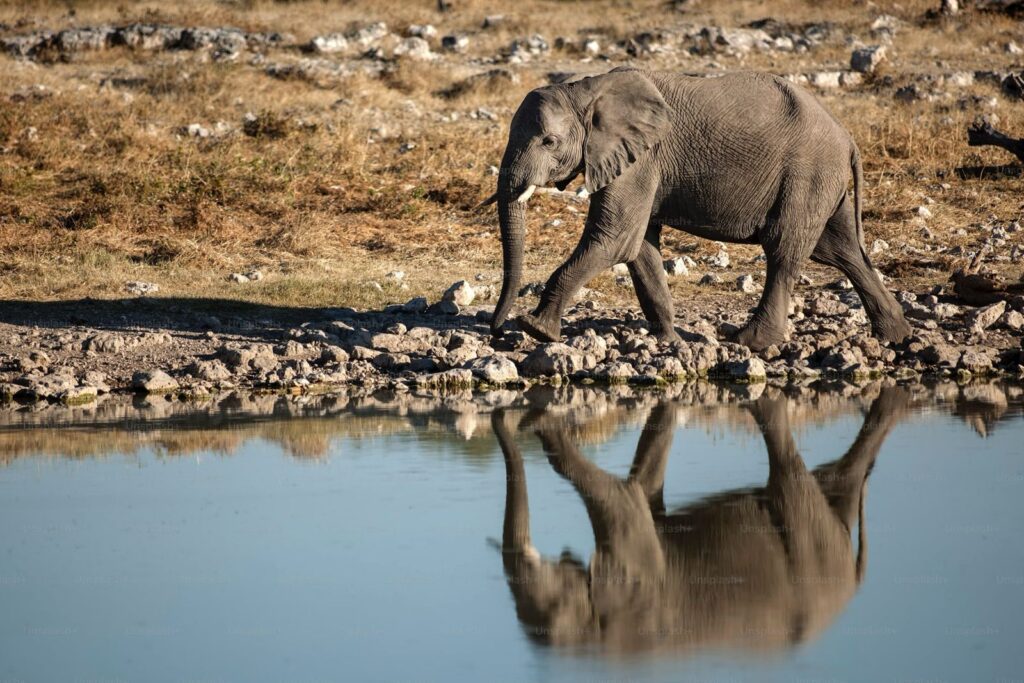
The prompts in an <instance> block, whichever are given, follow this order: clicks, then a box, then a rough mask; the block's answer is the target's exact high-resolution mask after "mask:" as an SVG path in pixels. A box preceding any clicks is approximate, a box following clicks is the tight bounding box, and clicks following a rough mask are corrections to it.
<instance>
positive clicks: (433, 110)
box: [0, 0, 1024, 306]
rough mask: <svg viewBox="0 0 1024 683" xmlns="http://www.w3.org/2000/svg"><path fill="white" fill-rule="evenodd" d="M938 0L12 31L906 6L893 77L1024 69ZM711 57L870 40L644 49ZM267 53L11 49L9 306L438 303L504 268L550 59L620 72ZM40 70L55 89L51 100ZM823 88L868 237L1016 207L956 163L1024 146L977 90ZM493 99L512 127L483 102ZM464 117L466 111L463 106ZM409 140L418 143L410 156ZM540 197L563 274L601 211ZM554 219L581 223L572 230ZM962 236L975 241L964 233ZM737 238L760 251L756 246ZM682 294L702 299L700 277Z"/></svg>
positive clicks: (154, 12)
mask: <svg viewBox="0 0 1024 683" xmlns="http://www.w3.org/2000/svg"><path fill="white" fill-rule="evenodd" d="M936 4H937V3H932V2H924V1H920V0H914V1H912V2H902V3H897V2H889V1H885V2H877V3H874V4H873V5H872V6H870V7H869V6H867V5H865V4H861V3H846V2H837V1H829V2H813V3H812V2H806V1H805V0H781V1H780V2H749V1H744V0H726V1H724V2H716V3H711V2H705V3H703V4H700V5H697V7H696V8H695V9H693V10H691V11H688V12H687V13H685V14H682V13H679V12H677V11H675V10H674V9H673V8H672V7H671V6H670V4H668V3H664V2H662V0H644V1H642V2H641V1H634V2H626V1H624V0H623V1H618V0H593V1H591V2H583V1H577V2H570V1H562V2H559V1H555V0H524V2H521V3H516V4H515V5H514V6H509V7H505V6H499V5H498V4H495V3H487V2H482V1H479V0H459V2H458V5H457V6H458V11H456V12H455V13H452V14H449V15H440V14H438V13H437V12H436V11H435V9H434V8H435V3H434V2H432V1H428V0H422V1H420V2H410V3H399V2H368V1H365V0H359V1H353V2H314V1H295V2H270V1H268V0H251V1H247V0H239V1H236V2H228V1H224V2H216V1H215V0H189V1H188V2H182V3H175V4H174V5H173V6H172V5H171V4H169V3H155V2H136V3H130V2H121V3H110V2H101V1H99V0H92V1H70V2H69V1H63V2H56V1H51V2H28V1H27V0H26V1H25V2H6V3H3V4H2V5H0V23H2V24H6V25H8V26H9V27H14V26H20V28H17V29H14V28H11V29H9V31H8V32H18V31H28V30H31V29H32V28H44V27H45V28H63V27H67V26H70V25H80V26H85V25H93V24H98V23H104V22H111V23H127V22H131V21H145V22H164V23H168V24H177V25H208V26H235V27H239V28H243V29H246V30H264V31H281V32H286V33H290V34H292V35H293V36H294V37H295V42H297V43H301V42H305V41H307V40H309V39H310V38H311V37H312V36H314V35H317V34H321V33H325V32H329V31H333V30H343V29H345V28H346V27H347V26H349V25H351V24H352V23H353V22H365V21H375V20H381V21H385V22H387V23H388V25H389V27H391V28H392V29H393V30H396V31H400V30H401V29H403V28H404V27H405V26H407V25H409V24H412V23H433V24H436V25H438V27H439V29H440V30H441V32H442V33H448V32H459V31H465V32H468V33H471V34H472V39H473V41H474V42H473V47H472V51H471V54H472V56H474V57H475V56H480V55H493V54H495V53H496V52H497V51H498V50H499V49H500V48H501V47H502V46H504V45H507V44H508V43H509V42H510V41H511V40H513V39H514V38H516V37H522V36H524V35H529V34H530V33H535V32H537V33H542V34H544V35H545V36H546V37H547V39H548V41H549V42H551V43H554V38H555V35H556V34H557V35H563V36H568V37H571V38H573V39H578V38H579V37H580V36H583V35H590V34H593V35H597V36H601V40H602V41H606V42H607V41H612V40H616V39H619V38H623V37H626V36H629V35H632V34H633V33H635V32H637V31H639V30H648V29H654V28H657V27H661V26H665V27H671V26H674V25H676V24H678V23H680V22H691V23H697V24H707V23H712V24H718V25H722V26H740V25H742V24H744V23H746V22H749V21H751V20H754V19H759V18H763V17H766V16H772V17H775V18H777V19H779V20H784V21H788V22H791V23H794V24H803V23H808V22H821V21H828V22H832V23H833V24H835V25H837V26H840V27H842V28H843V29H844V30H845V31H846V32H847V33H848V34H856V35H858V36H860V37H861V38H862V39H863V40H864V41H865V42H870V40H871V39H870V37H869V31H868V27H869V25H870V23H871V21H872V20H873V19H874V17H876V16H878V15H880V14H891V15H894V16H896V17H897V18H899V19H900V20H901V21H903V22H905V26H904V28H902V29H901V30H900V32H899V33H898V36H897V39H896V42H895V50H894V54H893V57H892V59H891V61H890V63H889V64H887V65H886V66H885V67H884V69H883V71H882V73H881V74H879V76H878V77H877V78H879V79H881V78H885V77H887V76H888V77H892V78H894V79H896V80H897V81H898V80H899V79H901V78H907V77H908V76H907V75H908V74H911V73H913V74H922V73H939V72H943V71H950V70H973V69H983V68H988V69H992V68H1007V67H1009V66H1012V65H1013V63H1014V60H1015V59H1017V58H1015V57H1013V56H1012V55H1007V54H1005V53H1004V52H1003V50H1002V46H1003V45H1004V44H1005V43H1006V42H1007V41H1008V40H1011V39H1014V38H1017V39H1018V40H1019V37H1020V30H1019V24H1017V23H1016V22H1014V21H1012V20H1010V19H1007V18H1004V17H1000V16H997V15H977V14H968V15H966V16H965V17H964V18H962V19H958V20H955V21H937V20H927V19H925V18H924V16H925V12H926V10H927V9H928V8H930V7H932V6H933V5H936ZM69 8H71V9H70V10H69ZM72 11H73V14H72ZM497 12H502V13H504V14H505V15H506V16H507V17H508V19H507V21H506V23H505V24H503V25H502V26H501V27H500V28H498V29H497V30H492V31H486V32H483V31H480V30H479V25H480V21H481V19H482V17H483V16H485V15H487V14H493V13H497ZM552 27H557V31H556V30H555V29H554V28H552ZM277 53H281V54H285V55H286V56H287V57H288V58H289V59H296V58H298V54H297V53H296V52H295V51H294V50H278V51H275V53H274V54H272V55H270V56H268V59H273V58H275V56H274V55H276V54H277ZM712 59H714V60H715V61H717V62H718V63H719V64H720V65H721V67H722V68H727V69H749V68H758V69H766V70H770V71H774V72H777V73H800V72H806V71H813V70H821V69H838V68H842V67H844V66H845V64H846V62H847V61H848V59H849V47H848V46H846V45H842V44H838V45H836V44H828V45H826V46H823V47H821V48H819V49H817V50H813V51H811V52H808V53H804V54H799V53H771V54H758V53H752V54H750V55H748V56H746V57H745V58H742V59H739V58H732V57H722V56H719V55H711V56H695V55H687V54H677V55H670V56H666V57H664V58H655V59H641V60H637V63H641V64H643V65H645V66H651V67H655V68H658V67H667V68H678V69H684V70H690V71H701V70H708V67H707V65H708V63H709V62H710V61H712ZM247 60H248V57H243V58H242V59H240V60H238V61H237V62H233V63H217V62H213V61H211V60H209V59H208V57H206V56H205V54H204V53H199V52H196V53H189V52H180V51H161V52H142V51H138V52H136V51H131V50H128V49H124V48H114V49H109V50H104V51H100V52H94V53H83V54H81V55H80V56H78V57H76V58H75V59H73V60H71V61H70V62H67V63H64V62H61V61H55V62H53V63H44V64H34V63H25V62H20V61H17V60H15V59H14V58H12V57H8V56H0V101H2V103H3V104H2V106H0V147H2V148H3V149H4V153H3V154H0V273H2V274H3V277H2V278H0V298H4V299H12V298H13V299H33V298H38V299H52V298H75V297H81V296H94V297H113V296H119V295H122V294H123V286H124V282H125V281H127V280H148V281H153V282H157V283H159V284H160V285H161V294H168V295H183V296H189V295H197V294H203V295H215V296H229V297H240V298H246V299H252V300H257V301H265V302H270V303H281V304H297V303H301V304H304V305H360V306H375V305H379V304H382V303H386V302H393V301H400V300H404V299H406V298H409V297H410V296H412V295H414V294H427V295H428V296H431V297H436V296H437V295H438V293H439V291H440V288H441V287H443V286H445V285H447V284H448V283H450V282H451V281H452V280H454V279H458V278H461V277H469V276H471V275H472V274H474V273H476V272H484V273H485V274H487V275H488V276H489V277H490V278H491V280H492V281H497V278H498V277H499V274H500V249H499V244H498V240H497V225H496V219H495V216H494V213H493V211H482V212H478V211H474V210H473V207H474V205H475V204H476V202H478V201H479V200H480V199H482V198H483V197H485V196H486V195H487V194H489V193H490V192H491V191H492V189H493V184H494V178H493V176H492V175H490V173H489V170H488V168H489V166H491V165H492V164H497V162H498V160H499V158H500V155H501V150H502V147H503V144H504V140H505V136H506V134H507V123H508V120H509V118H510V116H511V113H512V112H513V111H514V109H515V107H516V105H517V104H518V102H519V101H520V100H521V98H522V97H523V95H524V94H525V92H527V91H528V90H529V89H530V88H531V87H535V86H537V85H540V84H542V83H544V82H546V79H545V74H546V73H547V72H548V71H552V70H572V69H575V68H584V69H587V70H591V71H593V70H598V69H600V68H603V67H601V66H599V65H596V64H585V65H581V64H580V63H579V55H578V54H576V53H574V52H573V51H572V50H568V49H566V50H557V49H556V50H553V51H552V52H551V53H550V55H549V56H547V57H546V58H544V59H541V60H536V61H533V62H530V63H528V64H525V65H523V66H521V67H516V69H515V70H516V72H517V73H518V74H519V76H520V80H519V83H518V84H515V85H508V84H506V83H499V84H498V85H492V86H487V85H484V86H480V87H474V88H469V89H468V90H467V91H465V92H462V93H460V94H458V95H456V96H455V97H447V96H444V95H443V94H442V92H441V91H442V90H444V89H445V88H447V87H449V86H451V85H452V84H454V83H457V82H459V81H460V80H461V79H463V78H464V77H466V76H467V75H469V74H471V73H476V72H479V71H484V70H486V69H488V68H493V67H492V66H489V65H484V64H479V63H477V64H471V63H469V60H468V58H466V57H445V58H443V59H441V60H439V61H438V62H436V63H429V64H419V63H399V64H398V65H397V66H396V67H395V68H394V70H393V71H391V72H389V73H388V74H386V75H385V76H383V77H377V76H371V75H362V74H357V75H353V76H348V77H343V78H326V79H322V78H317V79H312V80H310V79H302V78H292V79H279V78H272V77H270V76H268V75H267V74H266V73H265V72H264V69H263V67H262V66H254V65H250V64H249V63H248V61H247ZM618 63H620V62H612V63H609V64H608V65H607V66H608V67H611V66H615V65H617V64H618ZM1018 66H1019V65H1018ZM40 85H41V86H45V88H47V89H48V92H49V93H52V94H50V95H48V96H44V97H34V96H32V95H31V94H30V93H31V92H32V91H33V90H35V91H38V86H40ZM951 90H952V91H954V92H956V93H958V94H962V95H977V96H979V98H980V99H987V98H992V97H996V98H997V100H998V107H997V109H996V111H997V112H998V113H999V115H1000V117H1001V118H1002V121H1003V123H1002V124H1001V127H1003V128H1005V129H1007V130H1009V131H1010V132H1012V133H1016V134H1018V135H1019V134H1024V128H1022V127H1021V126H1020V125H1019V123H1018V119H1019V116H1018V115H1019V113H1020V112H1021V111H1022V107H1024V104H1021V103H1020V102H1013V101H1011V100H1009V99H1007V98H1005V97H1003V96H1001V95H999V93H998V88H997V87H996V86H993V85H988V84H977V85H974V86H971V87H969V88H964V89H962V90H960V89H951ZM19 94H20V95H22V96H20V97H13V98H12V95H19ZM26 94H27V96H25V95H26ZM822 99H823V100H824V101H825V103H826V105H827V106H828V107H829V108H830V109H831V110H832V111H833V112H835V114H836V115H837V117H838V118H839V119H840V120H841V121H843V122H844V123H845V124H846V125H847V126H848V127H849V128H850V129H851V131H852V132H853V134H854V136H855V138H856V139H857V141H858V144H859V145H860V147H861V150H862V154H863V156H864V159H865V167H866V173H867V182H868V187H867V194H866V201H865V205H866V214H865V215H866V219H867V230H868V239H869V241H870V240H871V239H873V238H877V237H882V238H885V239H886V240H888V241H889V242H890V243H892V244H894V245H898V244H901V243H903V242H904V241H912V240H914V239H916V237H917V234H918V232H919V229H920V227H919V226H918V225H916V224H915V223H913V222H912V220H911V213H910V209H911V208H912V207H914V206H917V205H918V204H920V203H921V202H922V201H923V198H924V197H925V196H928V197H930V198H932V199H934V200H935V202H936V204H935V206H934V207H933V210H934V213H935V218H934V220H933V221H931V222H930V227H931V228H932V230H933V231H935V232H936V234H937V235H939V236H940V237H941V241H942V242H944V243H947V244H958V243H960V244H964V245H970V244H975V243H976V242H977V240H978V238H979V236H980V234H979V231H978V228H977V226H978V225H980V224H981V223H984V222H985V221H987V220H988V219H989V218H990V217H993V216H994V217H996V218H999V219H1001V220H1010V219H1013V218H1017V217H1019V215H1020V210H1021V206H1020V201H1019V199H1018V198H1017V197H1018V196H1019V184H1020V182H1021V180H1019V179H1001V180H1000V179H982V180H971V181H960V180H958V179H956V178H955V176H954V175H953V170H954V169H955V168H956V167H957V166H960V165H962V164H965V163H967V164H976V163H981V162H987V163H996V164H998V163H1007V162H1008V161H1010V158H1009V157H1008V155H1006V154H1004V153H1002V152H999V151H996V150H978V149H976V148H968V147H967V145H966V140H965V127H966V125H967V124H968V123H969V122H970V121H971V119H972V118H973V117H974V116H975V115H977V114H978V113H980V112H982V111H987V109H986V108H985V105H983V104H979V105H967V106H960V105H959V104H958V102H957V98H956V97H953V98H951V99H948V100H945V99H940V100H938V101H934V102H920V103H916V104H912V105H906V104H901V103H898V102H895V101H893V100H892V98H891V95H889V94H877V92H876V90H875V89H874V88H873V86H872V84H871V83H868V84H865V85H864V86H862V87H860V88H857V89H854V90H843V91H838V92H834V93H824V94H822ZM481 106H483V107H486V108H488V109H490V110H492V111H494V112H496V113H497V114H498V116H499V118H498V120H497V121H490V120H487V119H473V118H470V117H469V116H468V115H467V114H468V113H470V112H473V111H475V110H476V109H477V108H479V107H481ZM247 112H252V113H254V114H256V115H258V117H259V121H260V126H259V129H260V130H259V132H260V133H262V134H259V135H256V136H250V135H246V134H244V133H242V132H241V131H240V130H236V132H234V133H232V134H230V135H227V136H224V137H217V138H213V139H195V138H192V137H189V136H188V135H187V134H182V133H180V132H179V131H180V130H181V128H182V127H184V126H188V125H189V124H192V123H199V124H201V125H203V126H205V127H207V128H210V129H213V128H214V127H215V126H216V124H217V122H225V123H226V124H228V125H229V126H230V127H232V128H235V129H240V128H241V123H242V119H243V116H244V115H245V114H246V113H247ZM453 113H454V114H457V115H459V118H458V120H455V121H451V120H450V119H451V118H452V114H453ZM445 119H448V120H445ZM381 129H384V130H381ZM408 142H413V143H415V144H416V147H415V148H414V149H412V150H411V151H407V152H405V153H403V152H402V151H401V146H402V144H403V143H408ZM940 176H941V177H940ZM942 183H947V184H948V187H945V188H944V187H943V186H942ZM580 208H583V209H584V210H585V207H580ZM531 213H532V216H533V218H532V219H531V225H530V232H529V235H528V243H527V249H528V259H527V268H528V277H530V278H531V279H544V278H545V277H546V274H547V273H548V272H550V270H551V269H552V268H553V267H554V266H555V265H557V263H558V262H559V261H560V260H561V259H562V258H563V256H564V255H565V254H566V253H567V252H568V250H569V249H571V247H572V245H573V244H574V243H575V241H576V239H577V237H578V234H579V231H580V229H581V228H582V225H583V217H582V214H579V213H573V212H572V211H571V209H570V207H569V206H568V205H567V204H566V203H565V202H564V201H563V200H559V199H553V198H548V197H540V198H539V199H538V201H536V202H534V203H533V204H532V209H531ZM553 218H560V219H561V220H562V221H563V224H562V226H561V227H559V228H553V227H551V226H550V225H549V222H550V221H551V219H553ZM959 228H966V229H967V233H968V234H967V235H960V236H958V235H956V234H955V231H956V230H957V229H959ZM1018 239H1019V237H1018ZM665 247H666V248H665V251H666V254H667V255H668V254H669V253H671V252H678V251H687V252H691V253H697V254H700V253H705V252H707V251H709V250H710V249H712V248H713V246H712V245H711V243H709V242H706V241H701V240H697V239H695V238H691V237H689V236H687V235H684V234H681V233H673V234H671V235H669V236H668V238H667V239H666V245H665ZM735 253H736V254H738V255H739V256H740V257H741V258H742V259H746V258H747V257H752V256H753V255H755V254H756V251H755V250H752V249H746V250H745V249H743V248H737V249H736V252H735ZM249 266H258V267H260V268H262V269H263V270H264V272H265V273H266V274H267V279H266V280H264V281H263V282H260V283H254V284H252V285H247V286H245V287H239V286H237V285H232V284H229V283H228V282H227V280H226V276H227V275H228V274H229V273H230V272H232V271H235V270H240V269H243V268H245V267H249ZM392 269H401V270H404V271H406V272H407V273H409V274H410V278H409V283H410V288H409V289H408V290H406V291H398V290H397V289H394V290H387V289H386V290H385V291H383V292H380V291H377V290H376V289H372V288H370V287H368V286H367V284H366V283H368V282H369V281H371V280H375V279H379V278H380V277H381V276H382V275H383V274H384V273H385V272H387V271H389V270H392ZM907 276H908V277H924V278H926V279H927V278H937V276H936V275H935V274H934V273H924V274H922V273H917V274H915V273H914V272H912V271H908V273H907ZM596 287H597V288H598V289H600V290H604V291H606V292H608V293H610V294H611V295H612V296H613V297H614V296H618V295H621V294H622V292H621V291H620V292H618V294H617V293H616V288H615V287H614V286H613V285H612V284H611V278H610V277H606V276H605V277H601V278H599V279H598V280H597V282H596ZM674 288H676V289H677V290H678V291H677V293H685V292H687V291H689V290H690V288H692V285H690V284H687V283H685V282H677V283H675V284H674Z"/></svg>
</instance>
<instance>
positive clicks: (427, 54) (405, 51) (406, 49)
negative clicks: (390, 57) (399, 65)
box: [394, 36, 437, 62]
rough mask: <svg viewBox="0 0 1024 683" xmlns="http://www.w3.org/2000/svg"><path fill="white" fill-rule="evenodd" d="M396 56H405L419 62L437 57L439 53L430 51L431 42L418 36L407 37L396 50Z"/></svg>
mask: <svg viewBox="0 0 1024 683" xmlns="http://www.w3.org/2000/svg"><path fill="white" fill-rule="evenodd" d="M394 56H395V57H405V58H408V59H413V60H416V61H419V62H427V61H430V60H432V59H436V58H437V55H435V54H434V53H433V52H431V51H430V43H428V42H427V41H426V40H424V39H423V38H420V37H418V36H412V37H410V38H406V39H405V40H403V41H402V42H400V43H399V44H398V45H396V46H395V50H394Z"/></svg>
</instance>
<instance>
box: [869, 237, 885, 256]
mask: <svg viewBox="0 0 1024 683" xmlns="http://www.w3.org/2000/svg"><path fill="white" fill-rule="evenodd" d="M887 251H889V243H888V242H886V241H885V240H875V241H874V242H872V243H871V255H872V256H874V255H875V254H882V253H885V252H887Z"/></svg>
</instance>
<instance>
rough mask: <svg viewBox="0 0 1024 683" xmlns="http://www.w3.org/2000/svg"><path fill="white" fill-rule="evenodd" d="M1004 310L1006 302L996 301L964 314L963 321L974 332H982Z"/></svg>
mask: <svg viewBox="0 0 1024 683" xmlns="http://www.w3.org/2000/svg"><path fill="white" fill-rule="evenodd" d="M1005 312H1006V302H1005V301H997V302H996V303H994V304H991V305H989V306H985V307H983V308H978V309H975V310H973V311H971V312H970V313H968V314H967V315H966V316H965V320H964V322H965V323H966V324H967V327H968V328H969V329H970V331H971V332H973V333H974V334H984V333H985V330H987V329H988V328H990V327H992V326H993V325H995V324H996V321H997V320H999V318H1000V316H1002V315H1003V313H1005Z"/></svg>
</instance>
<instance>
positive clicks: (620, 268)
mask: <svg viewBox="0 0 1024 683" xmlns="http://www.w3.org/2000/svg"><path fill="white" fill-rule="evenodd" d="M612 273H613V274H615V275H629V266H627V265H626V264H625V263H616V264H615V265H614V266H612Z"/></svg>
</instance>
